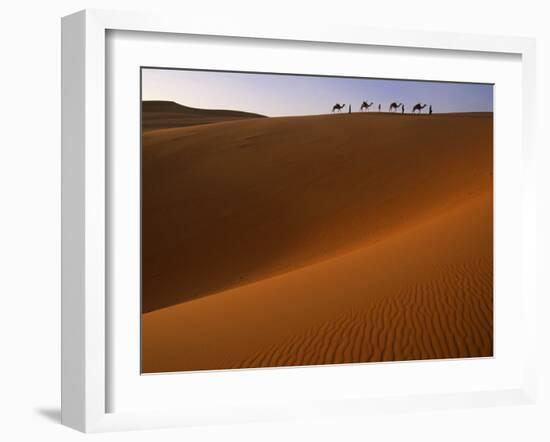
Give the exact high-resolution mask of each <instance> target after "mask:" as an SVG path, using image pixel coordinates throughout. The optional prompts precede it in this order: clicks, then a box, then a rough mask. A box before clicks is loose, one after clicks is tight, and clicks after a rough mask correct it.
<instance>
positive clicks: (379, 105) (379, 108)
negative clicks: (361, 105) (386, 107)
mask: <svg viewBox="0 0 550 442" xmlns="http://www.w3.org/2000/svg"><path fill="white" fill-rule="evenodd" d="M378 112H382V105H381V104H380V103H378Z"/></svg>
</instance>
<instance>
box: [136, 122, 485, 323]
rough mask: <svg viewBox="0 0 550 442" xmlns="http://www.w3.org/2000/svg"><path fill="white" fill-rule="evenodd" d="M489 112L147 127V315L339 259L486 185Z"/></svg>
mask: <svg viewBox="0 0 550 442" xmlns="http://www.w3.org/2000/svg"><path fill="white" fill-rule="evenodd" d="M492 122H493V119H492V114H484V113H480V114H441V115H435V114H434V115H431V116H429V117H428V116H426V115H417V116H412V115H404V116H401V115H390V114H385V113H381V114H377V113H369V114H366V113H365V114H349V115H348V114H342V115H319V116H307V117H288V118H286V117H285V118H254V119H243V120H240V121H229V122H221V123H214V124H206V125H201V126H192V127H184V128H177V129H164V130H154V131H150V132H146V133H145V134H144V135H143V162H142V164H143V175H142V176H143V219H142V228H143V237H142V238H143V244H142V245H143V257H142V259H143V260H142V272H143V273H142V275H143V287H142V288H143V311H144V312H151V311H154V310H158V309H162V308H166V307H170V306H174V305H176V304H179V303H182V302H186V301H189V300H192V299H197V298H201V297H204V296H208V295H212V294H214V293H219V292H222V291H227V290H230V289H231V288H235V287H241V286H247V285H249V284H251V283H253V282H256V281H261V280H263V279H265V278H270V277H273V276H276V275H279V274H283V273H287V272H292V271H294V270H296V269H299V268H305V267H307V266H311V265H313V264H315V263H320V262H322V261H325V260H328V259H331V258H333V257H335V256H339V255H342V254H345V253H348V252H351V251H353V250H357V249H360V248H363V247H365V246H367V245H369V244H374V243H376V242H380V241H384V240H385V238H386V237H387V236H388V235H391V234H394V233H396V232H399V231H401V230H402V229H403V228H405V227H407V226H412V225H415V224H417V223H419V222H422V221H424V220H429V219H430V218H432V217H434V216H437V215H439V214H442V213H445V212H446V211H448V210H449V209H451V208H453V207H456V206H457V205H459V204H462V203H464V202H465V201H468V200H469V199H471V198H472V197H473V196H475V195H478V194H480V193H481V192H486V191H492Z"/></svg>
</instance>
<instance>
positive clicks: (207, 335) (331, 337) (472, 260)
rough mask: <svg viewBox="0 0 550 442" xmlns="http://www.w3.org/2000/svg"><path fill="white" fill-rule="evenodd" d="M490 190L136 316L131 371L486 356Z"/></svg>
mask: <svg viewBox="0 0 550 442" xmlns="http://www.w3.org/2000/svg"><path fill="white" fill-rule="evenodd" d="M492 311H493V309H492V195H491V192H490V191H485V192H482V193H480V194H478V195H476V196H472V197H470V198H469V199H467V200H466V201H463V202H462V203H461V204H459V205H458V206H457V207H455V208H453V209H450V210H449V211H447V212H446V213H444V214H440V215H436V216H433V217H431V218H429V219H427V220H423V221H421V222H419V223H417V224H415V225H412V226H409V227H407V228H403V229H402V230H400V231H399V232H394V233H392V234H390V235H388V236H387V237H386V238H385V239H384V240H383V241H379V242H377V243H375V244H371V245H367V246H365V247H364V248H362V249H359V250H355V251H353V252H350V253H347V254H344V255H340V256H337V257H335V258H333V259H330V260H326V261H323V262H320V263H317V264H314V265H311V266H308V267H304V268H301V269H298V270H296V271H293V272H288V273H285V274H282V275H279V276H275V277H272V278H268V279H265V280H262V281H259V282H256V283H253V284H249V285H246V286H242V287H238V288H235V289H231V290H228V291H226V292H222V293H218V294H215V295H211V296H207V297H203V298H200V299H196V300H193V301H189V302H185V303H182V304H179V305H176V306H172V307H169V308H165V309H161V310H157V311H154V312H151V313H147V314H145V315H143V321H142V327H143V335H142V336H143V352H142V355H143V360H142V362H143V370H144V372H165V371H179V370H200V369H223V368H240V367H269V366H285V365H310V364H327V363H347V362H368V361H371V362H372V361H390V360H411V359H415V360H417V359H432V358H456V357H476V356H491V355H492V352H493V345H492V328H493V322H492V321H493V319H492V318H493V317H492Z"/></svg>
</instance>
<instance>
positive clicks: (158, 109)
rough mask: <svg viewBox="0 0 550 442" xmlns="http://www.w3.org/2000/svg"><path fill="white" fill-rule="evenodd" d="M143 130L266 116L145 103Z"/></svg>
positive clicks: (163, 102)
mask: <svg viewBox="0 0 550 442" xmlns="http://www.w3.org/2000/svg"><path fill="white" fill-rule="evenodd" d="M141 104H142V108H141V109H142V128H143V130H144V131H149V130H154V129H165V128H170V127H186V126H196V125H199V124H209V123H219V122H221V121H231V120H242V119H245V118H266V117H265V115H260V114H254V113H250V112H241V111H235V110H226V109H197V108H194V107H188V106H183V105H181V104H178V103H175V102H173V101H143V102H142V103H141Z"/></svg>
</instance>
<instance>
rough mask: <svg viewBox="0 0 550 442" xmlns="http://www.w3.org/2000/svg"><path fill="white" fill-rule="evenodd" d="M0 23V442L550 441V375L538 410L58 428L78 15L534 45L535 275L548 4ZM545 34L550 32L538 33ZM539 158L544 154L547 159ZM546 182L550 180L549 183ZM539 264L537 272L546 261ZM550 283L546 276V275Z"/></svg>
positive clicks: (542, 230)
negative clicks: (63, 25) (65, 137)
mask: <svg viewBox="0 0 550 442" xmlns="http://www.w3.org/2000/svg"><path fill="white" fill-rule="evenodd" d="M3 6H4V7H3V9H2V11H1V14H0V33H1V38H0V45H1V51H0V54H1V55H2V58H1V60H2V67H1V69H0V128H1V130H2V135H3V136H2V139H1V140H2V141H1V143H0V202H1V206H0V207H1V211H0V269H1V271H0V300H1V304H0V307H1V310H0V313H1V314H0V416H1V418H0V438H2V439H3V440H7V441H12V440H16V441H18V440H40V441H42V440H56V441H65V440H70V441H72V440H81V439H84V438H85V437H92V438H94V439H96V440H102V441H103V440H108V441H111V440H112V441H117V440H120V441H122V440H132V441H134V440H136V441H149V440H151V439H156V440H178V441H182V440H192V441H194V440H198V441H232V440H239V441H241V440H244V441H248V440H250V441H260V440H261V441H275V440H321V441H325V440H326V441H329V440H330V441H336V440H361V441H363V440H372V441H374V440H384V441H387V440H396V441H397V440H399V441H403V440H407V441H411V440H412V441H416V440H422V441H430V440H434V441H435V440H437V441H441V440H444V441H446V442H447V441H455V440H456V441H458V440H474V441H477V440H484V439H492V440H498V441H503V440H504V441H507V440H514V441H517V440H525V441H538V440H541V441H542V440H549V439H550V423H549V420H548V416H550V385H549V382H548V380H549V376H548V375H546V376H545V377H541V379H540V385H539V391H540V397H539V403H538V405H536V406H522V407H508V408H490V409H482V410H457V411H438V412H422V413H414V414H394V415H383V414H381V415H374V416H369V417H366V418H357V417H355V418H352V417H350V418H338V419H333V420H326V421H300V422H285V423H266V424H253V425H235V426H219V427H211V428H197V429H184V430H161V431H155V432H149V431H145V432H134V433H118V434H102V435H94V436H84V435H81V434H79V433H77V432H74V431H73V430H69V429H66V428H64V427H61V426H60V425H59V424H58V420H59V385H60V382H59V366H60V364H59V350H60V345H59V336H60V330H59V322H60V318H59V311H60V293H59V289H60V275H59V270H60V247H59V240H60V210H59V205H60V194H59V189H60V97H59V96H60V26H59V24H60V23H59V18H60V17H61V16H62V15H65V14H68V13H71V12H74V11H75V10H78V9H82V8H86V7H94V8H117V9H130V10H153V8H154V10H155V11H157V12H168V13H170V12H172V13H175V14H178V13H179V14H201V15H205V14H212V13H215V14H216V15H222V16H225V17H226V18H225V19H226V20H231V16H240V17H242V16H245V17H248V18H249V19H250V20H254V19H257V20H268V19H269V20H273V21H275V22H276V21H285V20H292V21H298V22H300V23H303V26H307V23H308V22H311V21H312V20H315V21H316V22H318V23H319V22H321V23H323V22H326V23H331V22H332V23H343V24H345V23H349V24H354V25H361V24H362V25H368V26H373V27H381V28H384V27H391V28H404V29H411V28H412V29H424V30H449V31H456V32H475V33H490V34H511V35H527V36H536V37H537V38H538V51H537V52H538V78H539V85H538V88H539V89H538V91H539V101H538V121H539V130H538V144H539V148H540V151H541V155H540V156H539V158H538V174H539V183H540V194H539V203H540V207H539V210H540V214H539V268H540V270H541V274H542V270H544V267H546V268H548V265H549V264H550V254H549V250H550V244H549V235H548V233H549V230H548V227H545V226H548V225H550V219H549V218H550V210H549V205H550V196H549V192H548V188H549V184H550V179H549V177H550V174H549V173H548V172H547V169H546V168H547V167H550V154H549V153H548V150H550V143H549V141H550V140H549V136H548V133H547V132H546V128H547V127H548V123H547V122H549V121H550V111H549V110H548V107H546V105H545V104H544V102H543V101H544V99H546V100H548V99H550V94H549V87H548V83H547V82H545V81H544V80H545V79H547V80H546V81H549V79H550V31H549V30H548V18H549V16H550V14H549V13H548V12H547V11H545V10H543V7H544V6H543V2H540V1H531V0H523V1H521V2H513V6H506V2H503V1H486V2H481V1H479V0H473V1H472V0H461V1H459V2H458V1H457V2H443V1H441V0H436V1H428V0H415V1H410V0H391V1H388V2H382V1H376V2H372V3H370V2H368V1H366V0H362V1H355V2H354V1H351V0H350V1H347V0H338V1H337V2H335V1H330V2H326V4H324V3H322V2H321V1H320V0H317V1H311V2H310V1H298V0H288V1H287V0H277V1H271V2H261V1H257V0H256V1H246V0H231V1H227V0H219V1H213V0H202V1H200V2H199V1H196V2H185V1H181V0H180V1H175V2H169V1H164V0H155V1H154V2H153V1H142V0H133V1H130V0H111V1H100V0H88V1H86V2H82V1H79V0H72V1H69V0H65V1H56V2H39V1H30V0H21V1H19V2H18V3H17V5H16V4H15V3H13V4H10V5H8V6H6V5H3ZM545 28H546V30H545ZM545 149H546V150H545ZM543 174H544V175H546V177H543ZM544 260H545V262H546V263H547V264H546V266H544V265H543V261H544ZM545 273H547V271H545ZM539 284H540V285H542V284H544V285H543V286H542V287H541V288H540V290H539V291H540V293H541V295H542V297H541V299H540V300H539V316H540V320H539V340H540V343H539V345H540V354H539V357H540V364H539V367H540V370H541V371H546V372H547V373H550V345H549V344H548V343H549V342H550V339H549V338H550V327H549V326H548V325H547V324H548V322H547V321H545V319H546V318H547V316H548V313H550V312H549V302H548V300H547V298H546V297H545V295H550V291H549V290H548V289H549V286H548V284H547V282H546V281H540V282H539Z"/></svg>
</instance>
